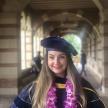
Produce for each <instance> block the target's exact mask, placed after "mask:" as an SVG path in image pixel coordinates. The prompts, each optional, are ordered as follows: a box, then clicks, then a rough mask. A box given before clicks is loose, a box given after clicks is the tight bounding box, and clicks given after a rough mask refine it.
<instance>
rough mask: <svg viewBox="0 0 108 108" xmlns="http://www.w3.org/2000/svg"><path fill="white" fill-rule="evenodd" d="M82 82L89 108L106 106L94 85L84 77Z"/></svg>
mask: <svg viewBox="0 0 108 108" xmlns="http://www.w3.org/2000/svg"><path fill="white" fill-rule="evenodd" d="M81 84H82V87H83V91H84V93H85V96H86V99H87V108H105V105H104V104H103V102H102V101H101V99H100V96H99V95H98V93H97V92H96V90H95V89H94V88H93V87H92V85H91V84H90V83H89V82H88V81H87V80H85V79H84V78H82V79H81Z"/></svg>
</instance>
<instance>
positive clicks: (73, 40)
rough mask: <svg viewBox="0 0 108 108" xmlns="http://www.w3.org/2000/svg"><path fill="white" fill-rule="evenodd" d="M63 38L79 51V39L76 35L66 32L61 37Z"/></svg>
mask: <svg viewBox="0 0 108 108" xmlns="http://www.w3.org/2000/svg"><path fill="white" fill-rule="evenodd" d="M63 38H64V39H65V40H67V41H68V42H69V43H70V44H72V45H73V46H74V47H75V49H76V50H77V52H78V53H80V51H81V40H80V38H79V37H78V36H76V35H74V34H68V35H65V36H64V37H63Z"/></svg>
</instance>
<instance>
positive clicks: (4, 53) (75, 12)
mask: <svg viewBox="0 0 108 108" xmlns="http://www.w3.org/2000/svg"><path fill="white" fill-rule="evenodd" d="M107 4H108V3H107V1H106V0H101V1H95V0H82V1H80V0H79V1H75V0H63V1H60V0H54V1H53V0H47V1H43V0H40V1H39V0H31V1H30V0H26V1H25V0H12V1H11V2H9V1H8V0H4V1H3V0H1V1H0V58H1V59H0V82H1V83H0V95H2V96H4V95H12V96H13V95H16V94H17V93H18V89H19V87H18V85H19V78H20V76H21V75H22V74H23V72H22V67H24V68H27V67H30V65H31V61H32V59H33V57H34V56H35V54H36V51H38V50H41V52H43V53H44V50H43V49H42V48H41V47H40V45H39V41H40V40H41V39H42V38H43V37H46V36H48V35H49V34H50V35H55V34H58V35H59V36H64V35H65V34H68V33H73V34H75V35H77V36H79V37H80V39H81V41H82V49H83V50H84V51H85V52H86V54H87V66H86V67H87V69H88V71H90V73H93V75H91V77H92V78H93V76H94V75H96V77H95V78H97V79H95V81H98V82H99V84H100V83H101V84H102V89H101V90H100V91H101V92H99V93H100V95H102V96H103V97H104V96H105V98H107V97H108V93H107V90H108V84H107V82H108V77H107V76H108V74H107V67H108V58H107V53H108V52H107V49H108V44H107V39H108V36H107V35H108V32H107V31H108V30H107V26H108V20H107V19H108V14H107V13H108V9H107V7H108V6H107ZM21 49H22V50H21ZM4 82H5V85H4V84H3V83H4ZM96 84H97V83H96ZM95 86H96V87H97V85H95Z"/></svg>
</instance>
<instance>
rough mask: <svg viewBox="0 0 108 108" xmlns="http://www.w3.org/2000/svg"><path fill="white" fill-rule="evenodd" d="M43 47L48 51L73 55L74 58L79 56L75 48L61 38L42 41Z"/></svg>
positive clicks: (54, 37) (56, 37)
mask: <svg viewBox="0 0 108 108" xmlns="http://www.w3.org/2000/svg"><path fill="white" fill-rule="evenodd" d="M41 45H42V46H43V47H44V48H46V49H47V50H57V51H62V52H65V53H67V54H72V55H73V56H76V55H77V51H76V50H75V48H74V47H73V46H72V45H71V44H70V43H68V42H67V41H66V40H64V39H63V38H61V37H59V36H52V37H47V38H45V39H43V40H41Z"/></svg>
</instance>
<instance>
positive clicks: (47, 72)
mask: <svg viewBox="0 0 108 108" xmlns="http://www.w3.org/2000/svg"><path fill="white" fill-rule="evenodd" d="M41 45H42V46H43V47H44V48H46V55H45V57H44V62H43V66H42V69H41V72H40V75H39V77H38V79H37V81H35V82H33V83H31V84H29V85H28V86H27V87H25V88H24V89H23V90H22V91H21V93H20V94H19V95H18V96H17V97H16V98H15V100H14V102H13V104H12V105H11V108H105V107H104V105H103V103H102V102H101V100H100V99H99V97H98V96H97V93H96V92H95V91H94V89H93V88H92V87H91V85H90V84H89V83H88V82H87V81H86V80H84V79H82V78H80V76H79V74H78V72H77V70H76V68H75V66H74V65H73V62H72V59H71V54H72V55H73V56H74V55H76V54H77V52H76V50H75V49H74V47H73V46H72V45H71V44H69V43H68V42H67V41H65V40H64V39H63V38H60V37H48V38H45V39H43V40H42V41H41Z"/></svg>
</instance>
